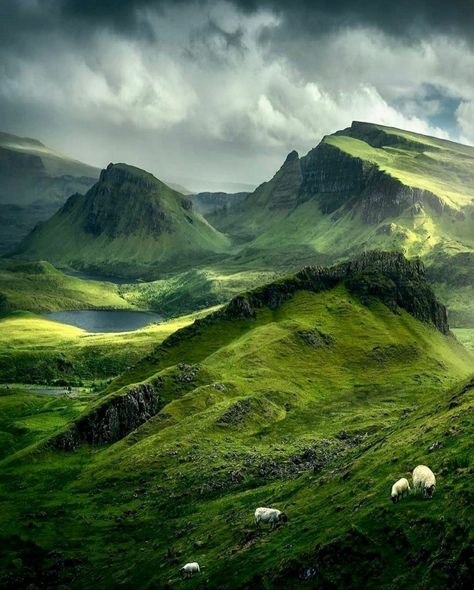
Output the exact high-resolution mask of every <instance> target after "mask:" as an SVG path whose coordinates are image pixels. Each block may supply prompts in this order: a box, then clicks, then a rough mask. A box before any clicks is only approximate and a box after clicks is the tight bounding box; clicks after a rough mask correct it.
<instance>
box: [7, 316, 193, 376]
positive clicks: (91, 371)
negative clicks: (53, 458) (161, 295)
mask: <svg viewBox="0 0 474 590" xmlns="http://www.w3.org/2000/svg"><path fill="white" fill-rule="evenodd" d="M201 313H204V312H201ZM199 315H200V314H199V313H196V314H193V315H190V316H181V317H179V318H176V319H173V320H165V321H163V322H161V323H154V324H150V325H149V326H146V327H145V328H141V329H139V330H135V331H132V332H120V333H113V332H112V333H92V334H91V333H89V332H86V331H85V330H82V329H81V328H77V327H75V326H71V325H68V324H62V323H60V322H56V321H53V320H51V319H47V318H45V317H41V316H38V315H36V314H33V313H28V312H21V311H16V312H13V313H10V314H8V315H4V316H2V317H0V382H3V383H39V384H45V385H56V384H70V385H74V384H75V385H78V384H82V383H86V384H90V383H91V382H102V381H104V380H107V379H111V378H113V377H116V376H117V375H118V374H119V373H121V372H123V371H124V370H125V369H127V368H128V367H130V366H133V365H134V364H135V363H137V362H138V361H139V360H141V359H142V358H143V357H144V356H146V355H148V354H150V353H151V352H152V351H153V350H154V349H155V348H156V346H158V344H160V343H161V342H162V340H164V339H165V338H167V337H168V336H169V335H170V334H172V333H173V332H175V331H176V330H179V329H180V328H182V327H184V326H186V325H188V324H190V323H191V322H192V321H193V320H194V319H195V318H196V317H199ZM0 387H1V386H0Z"/></svg>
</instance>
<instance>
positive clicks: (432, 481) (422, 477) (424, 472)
mask: <svg viewBox="0 0 474 590" xmlns="http://www.w3.org/2000/svg"><path fill="white" fill-rule="evenodd" d="M413 487H414V488H415V490H417V491H422V492H423V495H424V496H425V497H427V498H432V497H433V493H434V491H435V487H436V478H435V475H434V473H433V472H432V471H431V469H430V468H429V467H427V466H426V465H418V467H415V469H414V470H413Z"/></svg>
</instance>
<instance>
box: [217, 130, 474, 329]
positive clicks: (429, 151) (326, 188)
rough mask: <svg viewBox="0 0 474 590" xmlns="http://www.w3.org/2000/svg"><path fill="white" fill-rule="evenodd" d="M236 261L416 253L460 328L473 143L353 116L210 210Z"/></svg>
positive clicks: (282, 265) (469, 319)
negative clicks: (249, 189) (246, 191)
mask: <svg viewBox="0 0 474 590" xmlns="http://www.w3.org/2000/svg"><path fill="white" fill-rule="evenodd" d="M208 219H209V221H210V222H211V223H212V224H213V225H214V226H215V227H217V228H218V229H219V230H221V231H223V232H224V233H227V234H228V235H229V236H230V237H231V238H232V239H233V241H234V244H235V248H236V250H237V252H238V254H237V256H234V258H233V261H238V262H239V263H240V264H241V265H242V266H243V267H246V268H251V269H254V270H257V269H260V270H261V269H268V268H273V269H274V270H277V269H283V270H289V269H295V268H298V267H299V266H301V265H302V264H327V263H328V262H334V261H337V260H344V259H347V258H348V257H350V256H353V255H354V253H357V252H363V251H366V250H370V249H374V248H375V249H377V248H382V249H385V250H387V249H391V250H399V251H402V252H404V253H405V254H406V255H407V256H410V257H412V256H421V257H422V258H423V259H424V260H425V262H426V264H427V265H428V266H429V267H433V272H432V275H433V276H432V280H433V283H434V284H435V287H436V288H437V290H438V292H439V294H440V295H441V296H442V297H443V299H444V301H445V302H446V303H448V304H449V306H450V308H451V307H453V309H454V310H455V314H456V321H458V322H459V323H460V325H461V324H462V325H466V324H467V325H474V324H473V322H474V315H473V313H474V310H473V309H472V305H471V301H472V300H474V297H473V296H474V292H473V286H472V285H473V281H472V271H471V269H472V256H473V255H474V148H472V147H469V146H463V145H460V144H456V143H453V142H449V141H444V140H439V139H435V138H431V137H427V136H424V135H420V134H416V133H410V132H407V131H403V130H398V129H393V128H389V127H383V126H380V125H374V124H371V123H358V122H354V123H353V124H352V126H351V127H350V128H348V129H345V130H343V131H338V132H337V133H335V134H333V135H329V136H326V137H324V138H323V140H322V141H321V143H320V144H319V145H318V146H317V147H316V148H314V149H313V150H311V151H310V152H309V153H308V154H307V155H305V156H303V157H301V158H300V157H298V154H297V153H296V152H291V153H290V154H289V155H288V157H287V159H286V161H285V162H284V164H283V166H282V167H281V169H280V170H279V171H278V172H277V174H276V175H275V176H274V177H273V178H272V179H271V180H270V181H269V182H266V183H263V184H262V185H261V186H259V187H258V188H257V189H256V190H255V192H254V193H252V194H250V195H249V196H248V197H247V198H246V199H245V200H244V201H243V202H241V203H240V204H239V205H237V206H236V207H233V208H232V209H230V210H224V211H218V212H215V213H212V214H210V215H209V216H208Z"/></svg>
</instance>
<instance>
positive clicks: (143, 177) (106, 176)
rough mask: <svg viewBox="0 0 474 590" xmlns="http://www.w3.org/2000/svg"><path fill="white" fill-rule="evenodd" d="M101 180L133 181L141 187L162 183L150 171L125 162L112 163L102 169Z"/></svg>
mask: <svg viewBox="0 0 474 590" xmlns="http://www.w3.org/2000/svg"><path fill="white" fill-rule="evenodd" d="M99 182H101V183H112V184H122V183H124V182H131V183H134V184H135V183H137V184H139V185H140V187H141V188H152V187H154V186H157V185H158V184H159V183H160V181H159V180H158V179H157V178H155V176H153V174H150V172H146V171H145V170H141V169H140V168H136V167H135V166H130V165H129V164H123V163H118V164H113V163H110V164H109V165H108V166H107V168H105V169H104V170H102V171H101V173H100V177H99Z"/></svg>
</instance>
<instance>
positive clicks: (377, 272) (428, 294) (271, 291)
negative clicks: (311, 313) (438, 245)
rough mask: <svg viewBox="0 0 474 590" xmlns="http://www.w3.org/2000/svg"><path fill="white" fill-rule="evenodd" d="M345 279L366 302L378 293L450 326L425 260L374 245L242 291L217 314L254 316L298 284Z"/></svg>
mask: <svg viewBox="0 0 474 590" xmlns="http://www.w3.org/2000/svg"><path fill="white" fill-rule="evenodd" d="M341 282H344V283H345V284H346V285H347V286H348V288H349V289H350V290H351V292H353V293H354V294H356V295H357V296H358V297H359V298H360V299H361V300H362V302H364V303H368V302H369V301H370V300H371V299H373V298H377V299H379V300H381V301H382V302H383V303H384V304H385V305H387V307H389V308H390V309H391V310H392V311H394V312H397V311H398V310H399V308H403V309H405V310H406V311H408V312H409V313H410V314H411V315H413V316H414V317H416V318H417V319H419V320H421V321H423V322H426V323H430V324H432V325H434V326H435V327H436V328H437V329H438V330H439V331H440V332H442V333H443V334H447V333H448V332H449V326H448V321H447V312H446V308H445V307H444V305H442V304H441V303H439V302H438V301H437V300H436V297H435V295H434V293H433V291H432V289H431V287H430V286H429V284H428V283H427V281H426V276H425V268H424V265H423V264H422V262H421V261H420V260H418V259H415V260H407V259H406V258H405V257H404V256H403V254H401V253H397V252H379V251H374V252H368V253H365V254H363V255H361V256H359V257H358V258H356V259H354V260H352V261H350V262H346V263H342V264H338V265H335V266H332V267H327V268H326V267H306V268H304V269H303V270H301V271H300V272H298V273H297V274H296V275H294V276H292V277H288V278H286V279H281V280H280V281H276V282H274V283H270V284H268V285H264V286H263V287H260V288H258V289H255V290H254V291H251V292H249V293H245V294H242V295H239V296H238V297H236V298H234V299H233V300H232V301H231V302H230V303H229V304H228V305H227V306H226V307H225V308H224V309H223V310H221V311H219V312H217V313H216V314H215V315H217V316H219V317H222V318H225V319H243V318H253V317H255V314H256V310H257V309H258V308H261V307H264V306H266V307H269V308H270V309H276V308H278V307H279V306H280V305H281V304H282V303H283V302H284V301H286V300H288V299H289V298H290V297H291V296H292V295H293V294H294V293H295V292H296V291H298V290H302V289H303V290H307V291H312V292H315V293H318V292H321V291H325V290H328V289H332V288H333V287H335V286H336V285H337V284H339V283H341Z"/></svg>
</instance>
